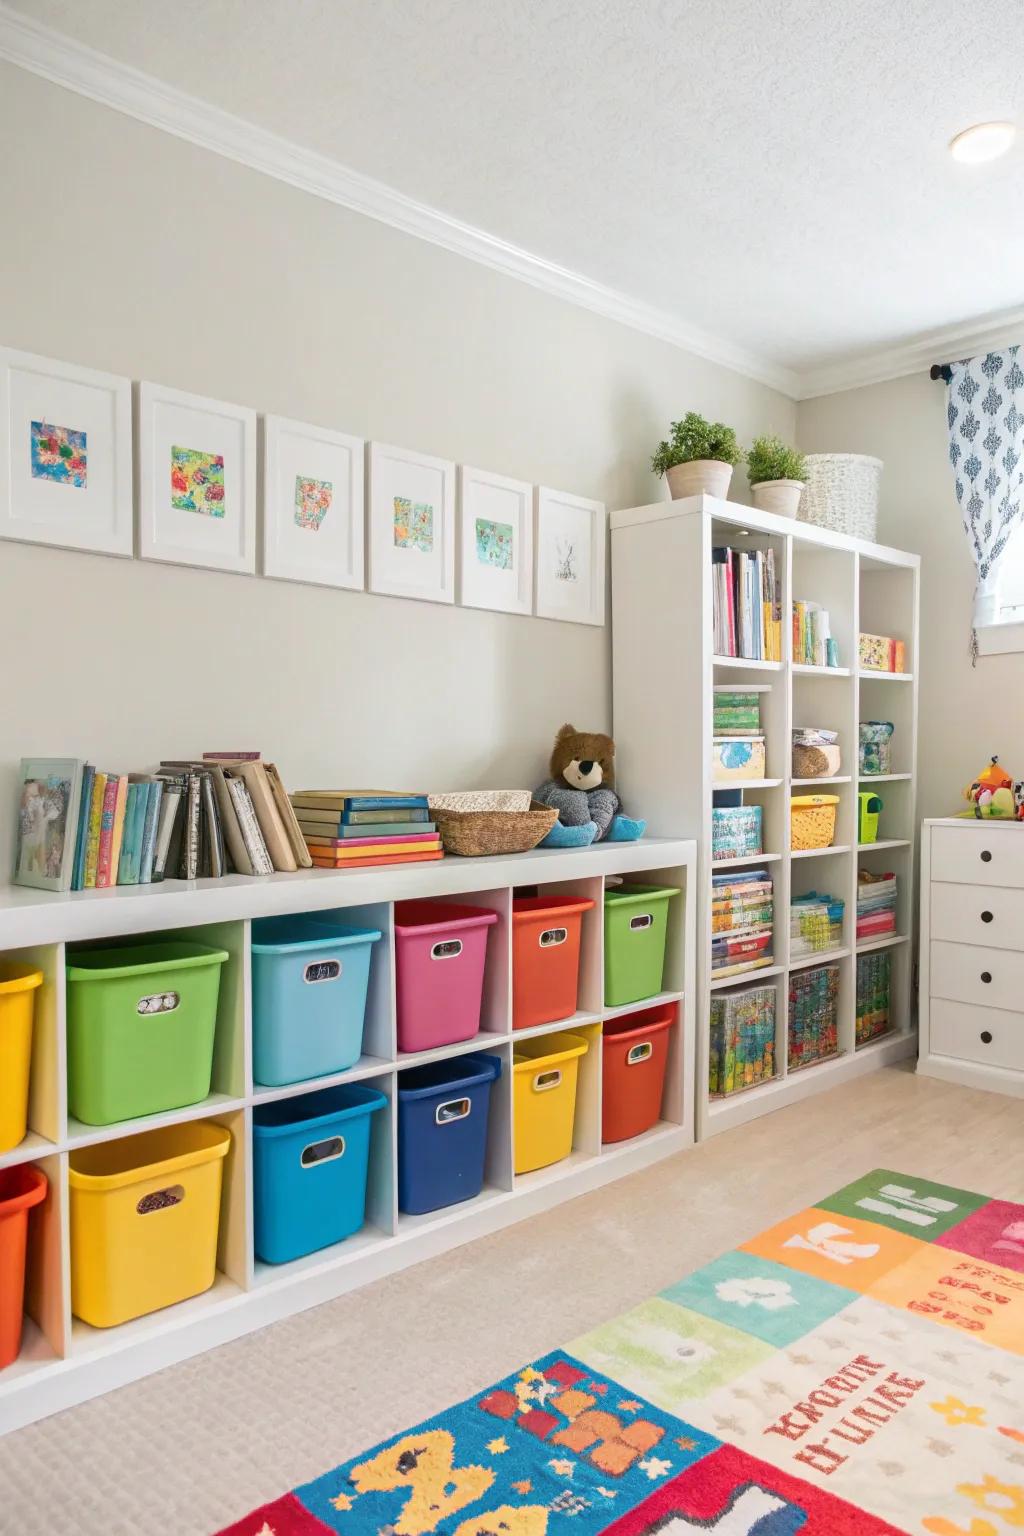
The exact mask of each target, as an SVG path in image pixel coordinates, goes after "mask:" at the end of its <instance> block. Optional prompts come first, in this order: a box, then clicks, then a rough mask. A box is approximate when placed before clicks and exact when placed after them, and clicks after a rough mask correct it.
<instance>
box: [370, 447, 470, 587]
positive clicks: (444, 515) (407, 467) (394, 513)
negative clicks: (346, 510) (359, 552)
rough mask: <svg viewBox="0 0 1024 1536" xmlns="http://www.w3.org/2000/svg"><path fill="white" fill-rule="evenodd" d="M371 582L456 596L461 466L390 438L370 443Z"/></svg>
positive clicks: (376, 584) (372, 584)
mask: <svg viewBox="0 0 1024 1536" xmlns="http://www.w3.org/2000/svg"><path fill="white" fill-rule="evenodd" d="M367 466H368V470H369V492H368V498H367V505H368V509H369V510H368V518H369V536H368V540H367V542H368V548H369V577H370V580H369V587H370V591H371V592H379V593H382V594H383V595H385V596H388V597H418V598H424V599H426V600H427V601H428V602H432V603H453V602H454V601H455V465H454V464H453V463H452V462H451V461H450V460H449V459H434V458H431V457H430V456H429V455H428V454H425V453H412V452H410V451H409V450H408V449H406V448H392V447H389V446H388V445H387V444H385V443H370V444H368V446H367Z"/></svg>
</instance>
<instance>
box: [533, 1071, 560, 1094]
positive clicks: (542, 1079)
mask: <svg viewBox="0 0 1024 1536" xmlns="http://www.w3.org/2000/svg"><path fill="white" fill-rule="evenodd" d="M561 1081H562V1072H561V1068H560V1067H553V1068H552V1069H551V1070H550V1071H549V1072H538V1073H537V1076H536V1077H535V1078H534V1080H533V1091H534V1093H547V1091H548V1089H549V1088H557V1087H558V1085H559V1083H560V1082H561Z"/></svg>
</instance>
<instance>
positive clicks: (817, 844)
mask: <svg viewBox="0 0 1024 1536" xmlns="http://www.w3.org/2000/svg"><path fill="white" fill-rule="evenodd" d="M838 804H839V796H838V795H794V796H793V798H792V800H791V801H790V839H791V846H792V848H793V849H794V851H796V852H800V851H801V850H802V849H805V848H831V846H832V844H833V842H834V841H835V836H836V806H837V805H838Z"/></svg>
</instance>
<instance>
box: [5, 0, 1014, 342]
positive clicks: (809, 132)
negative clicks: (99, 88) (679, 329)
mask: <svg viewBox="0 0 1024 1536" xmlns="http://www.w3.org/2000/svg"><path fill="white" fill-rule="evenodd" d="M14 7H15V8H16V9H18V10H21V11H22V12H24V13H25V14H26V15H28V16H30V17H32V18H34V19H35V20H37V21H40V22H43V23H45V24H48V25H50V26H53V27H56V28H57V29H59V30H60V31H62V32H64V33H66V34H67V35H68V36H69V37H71V38H75V39H78V40H79V41H82V42H85V43H88V44H90V45H91V46H92V47H94V48H97V49H99V50H100V51H102V52H104V53H107V54H109V55H110V56H111V57H113V58H115V59H118V60H121V61H123V62H126V63H130V64H132V65H134V66H136V67H137V68H139V69H142V70H145V71H147V72H149V73H150V74H153V75H156V76H158V77H159V78H161V79H163V80H166V81H168V82H170V83H172V84H174V85H176V86H177V87H178V88H179V89H181V90H184V91H188V92H190V93H192V94H194V95H196V96H198V97H201V98H203V99H205V100H207V101H209V102H211V103H215V104H216V105H217V106H219V107H221V108H224V109H226V110H227V111H230V112H233V113H236V114H237V115H238V116H240V117H243V118H246V119H248V120H250V121H252V122H255V123H258V124H260V125H261V126H263V127H266V128H270V129H273V130H274V131H275V132H277V133H280V134H282V135H284V136H285V137H287V138H290V139H292V140H293V141H295V142H297V143H299V144H302V145H305V146H308V147H310V148H313V149H316V150H319V151H320V152H321V153H324V154H327V155H330V156H332V157H333V158H334V159H336V160H338V161H340V162H342V163H343V164H345V165H348V166H351V167H353V168H354V169H355V170H358V171H361V172H363V173H364V174H366V175H369V176H372V177H376V178H378V179H379V180H381V181H383V182H386V183H388V184H389V185H390V186H392V187H394V188H396V189H398V190H399V191H401V192H404V193H407V194H408V195H410V196H412V197H415V198H417V199H419V200H420V201H422V202H425V203H428V204H432V205H433V206H434V207H436V208H438V209H440V210H442V211H443V212H445V213H447V214H450V215H453V216H455V217H457V218H459V219H462V220H465V221H467V222H468V223H471V224H474V225H477V226H479V227H480V228H482V229H485V230H487V231H489V232H490V233H491V234H494V235H498V236H500V237H502V238H503V239H505V240H508V241H511V242H513V243H515V244H516V245H519V246H523V247H525V248H526V249H527V250H530V251H533V252H535V253H536V254H538V255H540V256H543V257H545V258H547V259H548V260H550V261H554V262H558V263H560V264H561V265H563V266H566V267H569V268H572V269H574V270H576V271H578V272H581V273H583V274H585V275H586V276H588V277H590V278H592V279H595V280H597V281H599V282H601V283H604V284H607V285H608V286H610V287H612V288H616V289H619V290H621V291H622V292H624V293H626V294H628V295H630V296H632V297H634V298H638V299H642V300H644V301H645V302H646V303H648V304H652V305H655V306H657V307H659V308H661V309H664V310H666V311H669V312H670V313H672V314H674V315H676V316H678V317H680V318H681V319H682V320H684V321H686V322H688V323H690V324H693V325H696V326H700V327H701V328H703V329H704V330H706V331H708V332H711V333H712V334H714V335H717V336H721V337H723V338H725V339H727V340H729V341H730V342H732V343H734V344H737V345H739V346H742V347H744V348H746V349H748V350H749V351H751V352H754V353H757V354H760V355H761V356H763V357H765V358H768V359H771V360H772V361H774V362H777V363H780V364H785V365H787V366H789V367H792V368H796V369H806V368H810V367H816V366H820V365H822V364H825V363H829V362H833V361H837V360H839V359H842V358H844V357H848V356H854V355H857V354H860V353H864V352H867V351H870V350H874V349H877V348H880V347H886V346H892V345H895V344H898V343H900V342H902V341H904V340H907V339H910V338H912V337H914V336H915V335H919V334H921V333H925V332H928V331H931V330H934V329H937V328H939V327H943V326H948V325H952V324H957V323H965V322H968V321H973V320H975V319H979V318H981V317H983V316H985V315H987V314H991V313H993V312H996V311H1000V310H1004V309H1009V308H1011V307H1015V306H1019V305H1020V304H1022V303H1024V259H1022V252H1024V11H1022V5H1021V3H1020V0H830V3H827V0H826V3H822V0H516V3H515V4H500V3H497V0H490V3H488V0H365V3H355V0H176V3H170V4H169V3H168V0H14ZM994 117H1009V118H1020V119H1022V134H1021V141H1020V142H1018V145H1017V146H1016V148H1015V149H1014V150H1013V151H1012V152H1011V154H1010V155H1009V156H1008V157H1006V158H1005V159H1004V160H1002V161H998V162H996V163H994V164H992V165H989V166H981V167H974V168H969V167H963V166H959V165H956V164H955V163H954V162H953V161H952V160H951V159H950V156H949V155H948V153H947V150H946V145H947V142H948V140H949V139H950V137H951V136H952V135H953V134H954V133H955V132H957V131H958V130H959V129H961V128H963V127H965V126H966V125H968V124H970V123H972V122H975V121H978V120H980V119H985V118H994Z"/></svg>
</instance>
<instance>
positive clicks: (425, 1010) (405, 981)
mask: <svg viewBox="0 0 1024 1536" xmlns="http://www.w3.org/2000/svg"><path fill="white" fill-rule="evenodd" d="M497 921H498V914H497V912H488V911H486V909H485V908H483V907H466V906H459V905H457V904H456V903H455V902H451V901H399V902H396V903H395V969H396V972H397V984H398V1049H399V1050H400V1051H429V1050H432V1049H433V1048H434V1047H435V1046H438V1045H454V1044H455V1042H456V1041H458V1040H471V1039H472V1038H473V1036H474V1035H475V1034H477V1032H478V1031H479V1029H480V1005H481V1002H482V1000H483V990H484V962H485V960H486V958H487V930H488V928H489V927H490V926H491V924H492V923H496V922H497Z"/></svg>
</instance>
